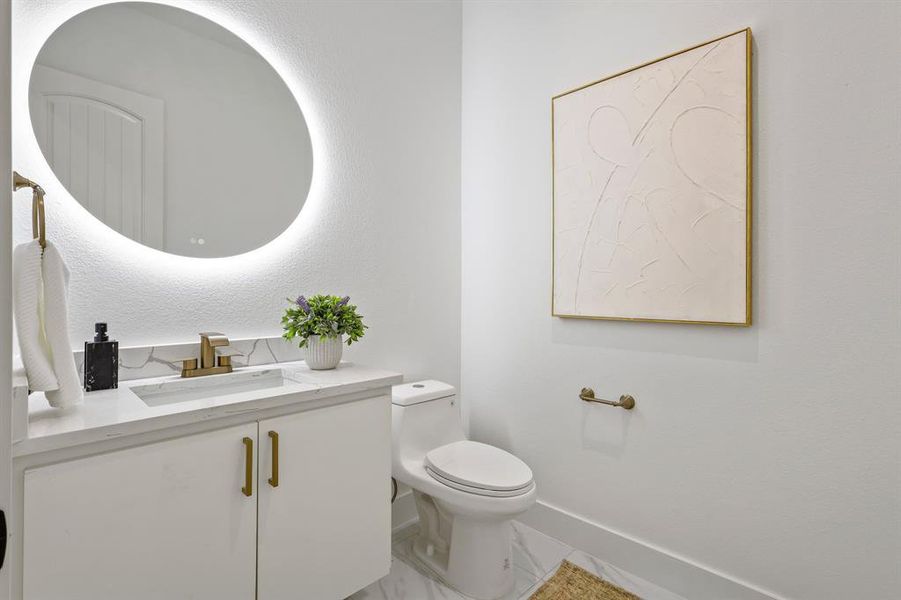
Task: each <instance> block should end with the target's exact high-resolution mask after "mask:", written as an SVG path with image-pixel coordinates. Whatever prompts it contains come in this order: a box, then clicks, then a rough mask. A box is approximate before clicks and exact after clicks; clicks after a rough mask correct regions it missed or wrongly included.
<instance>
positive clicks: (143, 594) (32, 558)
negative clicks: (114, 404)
mask: <svg viewBox="0 0 901 600" xmlns="http://www.w3.org/2000/svg"><path fill="white" fill-rule="evenodd" d="M256 435H257V425H256V423H250V424H246V425H240V426H237V427H229V428H227V429H220V430H218V431H210V432H206V433H201V434H196V435H190V436H187V437H182V438H177V439H174V440H168V441H165V442H158V443H154V444H149V445H146V446H139V447H137V448H129V449H126V450H118V451H115V452H109V453H106V454H98V455H96V456H89V457H87V458H80V459H77V460H72V461H68V462H63V463H58V464H53V465H48V466H43V467H37V468H34V469H29V470H27V471H26V472H25V515H24V516H25V523H24V536H25V539H24V558H25V559H24V598H26V599H28V600H102V599H110V600H112V599H125V598H128V599H130V600H144V599H146V600H151V599H152V600H160V599H161V598H171V599H175V598H198V599H200V598H221V599H223V600H226V599H234V600H238V599H240V600H247V599H248V598H253V593H254V584H255V573H254V555H255V553H256V512H257V511H256V502H255V499H254V497H247V496H244V495H243V494H242V493H241V486H242V485H243V480H244V469H243V465H244V448H243V445H242V443H241V440H242V439H243V438H244V437H253V438H255V437H256Z"/></svg>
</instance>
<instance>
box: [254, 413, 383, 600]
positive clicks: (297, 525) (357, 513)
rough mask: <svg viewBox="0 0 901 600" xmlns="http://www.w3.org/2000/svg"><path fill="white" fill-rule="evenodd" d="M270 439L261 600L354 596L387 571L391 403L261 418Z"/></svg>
mask: <svg viewBox="0 0 901 600" xmlns="http://www.w3.org/2000/svg"><path fill="white" fill-rule="evenodd" d="M270 431H271V432H275V434H276V435H277V436H278V438H277V439H278V447H279V452H278V456H279V460H278V486H277V487H273V485H272V483H271V482H270V478H271V477H272V475H273V468H272V456H273V453H272V442H273V437H272V436H270V434H269V432H270ZM260 442H261V452H260V476H259V481H260V487H259V499H258V502H259V521H258V533H259V550H258V551H259V554H258V556H257V562H258V571H257V573H258V576H259V582H258V588H257V598H258V600H284V599H286V598H297V599H302V598H309V599H311V600H312V599H317V600H318V599H323V600H325V599H328V598H345V597H347V596H349V595H351V594H352V593H354V592H356V591H357V590H359V589H361V588H363V587H366V586H367V585H369V584H370V583H372V582H373V581H375V580H377V579H379V578H380V577H382V576H384V575H385V574H387V573H388V570H389V568H390V563H391V547H390V546H391V503H390V495H391V402H390V400H389V399H388V398H386V397H381V398H371V399H368V400H362V401H359V402H354V403H350V404H339V405H337V406H331V407H328V408H323V409H320V410H315V411H310V412H307V413H300V414H295V415H288V416H285V417H277V418H274V419H269V420H265V421H260ZM289 591H290V592H291V593H288V592H289Z"/></svg>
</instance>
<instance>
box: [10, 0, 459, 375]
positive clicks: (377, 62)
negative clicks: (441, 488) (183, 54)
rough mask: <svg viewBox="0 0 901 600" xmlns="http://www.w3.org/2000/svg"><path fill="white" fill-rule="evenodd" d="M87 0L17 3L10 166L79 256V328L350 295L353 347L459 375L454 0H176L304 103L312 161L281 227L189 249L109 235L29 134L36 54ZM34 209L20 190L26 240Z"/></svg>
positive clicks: (199, 319) (134, 339) (186, 338)
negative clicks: (200, 254) (214, 252)
mask: <svg viewBox="0 0 901 600" xmlns="http://www.w3.org/2000/svg"><path fill="white" fill-rule="evenodd" d="M93 4H100V2H99V1H97V2H85V1H74V0H69V1H63V0H40V1H35V0H28V1H25V0H16V1H15V2H13V31H14V35H13V67H12V68H13V114H14V123H15V124H14V130H13V136H14V164H15V166H16V167H17V168H18V169H19V170H20V171H21V172H22V173H27V174H28V175H29V176H31V177H32V178H34V179H36V180H38V181H40V182H41V183H42V184H44V186H45V188H46V189H47V193H48V209H47V210H48V219H49V222H48V227H47V230H48V236H49V239H50V240H51V241H53V242H54V243H56V244H58V245H59V246H60V249H61V251H62V253H63V255H64V257H65V258H66V260H67V262H68V264H69V266H70V268H71V270H72V283H71V307H70V310H71V317H72V319H71V320H72V330H71V331H70V336H71V338H72V340H73V342H74V343H76V344H80V343H81V342H82V341H83V340H85V339H88V336H89V335H90V334H91V332H92V331H93V323H94V321H96V320H105V321H109V324H110V332H111V333H112V335H113V336H115V337H116V338H118V339H119V340H120V342H121V343H122V344H123V345H144V344H155V343H166V342H179V341H182V342H190V341H194V340H196V339H197V337H196V332H198V331H204V330H210V329H212V330H219V331H223V332H225V333H226V334H227V335H229V336H233V337H250V336H262V335H278V334H279V333H280V332H281V326H280V323H279V319H280V317H281V313H282V310H283V308H284V306H285V297H286V296H291V297H294V296H296V295H297V294H299V293H308V294H309V293H315V292H320V291H322V292H334V293H337V294H344V293H347V294H350V296H351V298H352V299H353V301H354V302H355V303H357V304H358V305H359V307H360V310H361V312H362V314H364V315H365V317H366V322H367V323H368V324H369V325H370V329H369V331H368V332H367V335H366V337H365V338H364V339H363V340H362V341H361V342H360V343H359V344H354V345H353V346H352V347H351V348H350V349H349V350H348V352H347V353H346V355H345V356H346V357H347V358H348V359H349V360H353V361H358V362H365V363H368V364H372V365H378V366H382V367H385V368H391V369H397V370H400V371H402V372H403V373H404V374H405V375H406V376H407V377H410V378H416V377H427V376H428V377H437V378H443V379H446V380H448V381H451V382H455V383H456V382H457V380H458V378H459V360H460V359H459V356H460V352H459V324H460V321H459V310H460V300H459V298H460V225H459V222H460V203H459V192H460V190H459V183H460V171H459V165H460V7H459V5H458V4H455V3H451V2H440V3H429V4H409V3H404V2H366V1H360V2H335V3H331V2H311V3H302V2H265V1H262V0H260V1H255V2H250V1H247V2H233V3H222V2H217V1H213V0H208V1H203V2H179V3H178V5H179V6H180V7H183V8H192V9H193V10H194V11H195V12H198V13H200V14H202V15H204V16H207V17H209V18H211V19H213V20H214V21H217V22H219V23H221V24H223V25H224V26H225V27H227V28H229V29H231V30H232V31H234V32H236V33H237V34H238V35H239V36H241V37H243V38H244V39H246V40H247V41H249V42H250V43H251V44H252V45H253V46H254V47H255V48H257V50H258V51H259V52H260V54H261V55H262V56H263V57H264V58H266V59H267V60H269V61H270V62H271V63H272V64H273V65H274V66H275V67H276V69H277V70H278V71H279V72H280V74H281V75H282V76H283V77H284V79H285V80H286V82H287V84H288V86H289V87H290V88H291V89H292V91H293V92H294V93H295V95H296V96H297V97H298V101H299V103H300V106H301V108H302V109H303V111H304V114H305V115H306V117H307V121H308V125H309V128H310V133H311V137H312V139H313V148H314V157H315V163H316V166H315V168H314V174H313V187H312V190H311V192H310V197H309V199H308V200H307V203H306V205H305V206H304V209H303V211H302V212H301V215H300V217H299V218H298V219H297V221H295V222H294V223H293V224H291V226H290V227H289V228H288V230H287V231H286V232H285V233H284V234H283V235H282V236H280V237H279V238H278V239H276V240H275V241H274V242H272V243H271V244H269V245H268V246H266V247H264V248H262V249H260V250H258V251H255V252H251V253H249V254H246V255H243V256H240V257H233V258H228V259H189V258H183V257H176V256H169V255H164V254H161V253H159V252H156V251H153V250H150V249H147V248H144V247H141V246H138V245H137V244H135V243H133V242H131V241H129V240H126V239H124V238H121V237H118V236H110V235H106V234H105V233H104V232H105V231H106V230H105V229H103V228H102V227H101V226H100V225H99V224H98V223H96V222H91V221H90V220H89V219H87V218H86V217H85V213H84V210H83V209H82V208H81V207H80V206H78V205H77V204H76V202H75V200H74V199H72V198H71V197H69V196H68V194H67V193H66V192H65V190H64V189H62V188H61V187H60V186H59V184H58V183H57V182H56V180H55V178H54V177H53V175H52V173H50V171H49V167H47V165H46V163H45V161H44V160H43V158H42V157H41V154H40V151H39V149H38V147H37V143H36V141H35V140H34V136H33V134H32V132H31V125H30V123H29V119H28V116H27V113H26V112H25V111H26V107H27V89H28V88H27V83H28V76H29V73H30V70H31V65H32V62H33V60H34V57H35V56H36V55H37V52H38V50H39V49H40V46H41V44H42V43H43V41H44V40H45V39H46V38H47V36H48V35H50V33H51V32H52V31H53V29H54V28H56V27H57V26H58V25H59V24H60V23H62V22H63V21H64V20H65V19H66V18H68V17H69V16H71V15H73V14H75V13H77V12H78V11H80V10H84V9H85V8H87V7H88V6H89V5H93ZM271 175H272V176H273V177H277V176H278V175H279V174H278V173H272V174H271ZM258 200H259V199H258V198H256V197H254V196H250V197H249V198H248V201H249V202H255V201H258ZM28 216H29V210H28V208H27V206H26V205H25V204H24V203H23V204H21V205H20V206H19V208H18V210H17V214H16V219H17V220H16V224H15V225H16V229H15V237H16V240H17V241H21V240H25V239H27V238H29V237H30V224H29V223H28Z"/></svg>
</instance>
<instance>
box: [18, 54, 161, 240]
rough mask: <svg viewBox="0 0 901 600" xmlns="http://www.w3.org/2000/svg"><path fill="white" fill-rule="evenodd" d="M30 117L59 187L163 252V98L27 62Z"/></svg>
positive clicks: (118, 227)
mask: <svg viewBox="0 0 901 600" xmlns="http://www.w3.org/2000/svg"><path fill="white" fill-rule="evenodd" d="M31 90H32V92H31V95H30V102H31V106H30V109H31V114H32V122H33V124H34V127H35V134H36V135H37V138H38V144H39V145H40V147H41V151H42V152H43V153H44V156H45V157H46V158H47V162H48V163H50V167H51V168H52V169H53V172H54V173H55V174H56V176H57V178H58V179H59V180H60V183H62V184H63V185H64V186H66V188H67V189H68V190H69V191H70V192H71V193H72V194H73V195H74V196H75V197H77V198H79V200H80V201H81V203H82V204H83V205H84V206H85V208H87V209H88V211H89V212H90V213H91V214H92V215H94V216H95V217H97V218H98V219H99V220H100V221H102V222H103V223H105V224H106V225H107V226H109V227H110V228H112V229H114V230H116V231H118V232H119V233H121V234H123V235H125V236H127V237H129V238H131V239H133V240H136V241H139V242H141V243H142V244H144V245H147V246H150V247H152V248H157V249H160V250H161V249H163V244H164V239H165V237H164V234H165V231H164V226H165V214H164V198H163V165H164V156H163V152H164V150H163V112H164V105H163V101H162V100H160V99H158V98H152V97H150V96H146V95H144V94H139V93H137V92H133V91H131V90H126V89H123V88H120V87H116V86H112V85H109V84H106V83H101V82H99V81H94V80H92V79H88V78H86V77H81V76H78V75H75V74H73V73H67V72H65V71H61V70H59V69H53V68H51V67H47V66H44V65H35V68H34V72H33V74H32V80H31Z"/></svg>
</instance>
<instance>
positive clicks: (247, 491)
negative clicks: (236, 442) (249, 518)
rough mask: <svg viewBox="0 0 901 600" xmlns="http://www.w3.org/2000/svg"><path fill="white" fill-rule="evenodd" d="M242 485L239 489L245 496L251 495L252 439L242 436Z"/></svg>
mask: <svg viewBox="0 0 901 600" xmlns="http://www.w3.org/2000/svg"><path fill="white" fill-rule="evenodd" d="M243 441H244V487H242V488H241V491H242V492H243V493H244V495H245V496H252V495H253V440H252V439H251V438H249V437H246V438H244V440H243Z"/></svg>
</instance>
